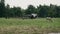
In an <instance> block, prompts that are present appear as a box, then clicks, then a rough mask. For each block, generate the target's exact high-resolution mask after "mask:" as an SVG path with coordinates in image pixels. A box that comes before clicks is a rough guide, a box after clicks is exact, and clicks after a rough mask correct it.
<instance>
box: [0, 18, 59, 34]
mask: <svg viewBox="0 0 60 34" xmlns="http://www.w3.org/2000/svg"><path fill="white" fill-rule="evenodd" d="M52 20H53V22H51V21H48V20H46V18H37V19H24V20H23V19H19V18H9V19H5V18H0V34H48V33H50V32H55V33H56V32H60V18H53V19H52Z"/></svg>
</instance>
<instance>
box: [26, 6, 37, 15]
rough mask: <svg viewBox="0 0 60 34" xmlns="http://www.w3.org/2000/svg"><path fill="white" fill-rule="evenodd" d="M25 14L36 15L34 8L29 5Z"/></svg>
mask: <svg viewBox="0 0 60 34" xmlns="http://www.w3.org/2000/svg"><path fill="white" fill-rule="evenodd" d="M25 13H26V14H31V13H36V8H35V7H34V6H33V5H29V6H28V8H27V9H26V11H25Z"/></svg>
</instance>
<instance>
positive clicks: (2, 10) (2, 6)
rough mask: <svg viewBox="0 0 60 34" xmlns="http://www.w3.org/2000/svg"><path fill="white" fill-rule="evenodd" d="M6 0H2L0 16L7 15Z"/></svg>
mask: <svg viewBox="0 0 60 34" xmlns="http://www.w3.org/2000/svg"><path fill="white" fill-rule="evenodd" d="M4 2H5V1H4V0H1V2H0V17H5V3H4Z"/></svg>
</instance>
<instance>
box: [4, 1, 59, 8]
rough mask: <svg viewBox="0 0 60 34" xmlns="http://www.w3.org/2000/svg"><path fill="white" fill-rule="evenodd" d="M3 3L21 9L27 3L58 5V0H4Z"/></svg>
mask: <svg viewBox="0 0 60 34" xmlns="http://www.w3.org/2000/svg"><path fill="white" fill-rule="evenodd" d="M5 4H9V5H10V7H13V6H16V7H17V6H19V7H21V8H23V9H25V8H27V7H28V5H30V4H31V5H33V6H35V7H36V6H38V5H39V4H41V5H44V4H45V5H50V4H54V5H60V0H5Z"/></svg>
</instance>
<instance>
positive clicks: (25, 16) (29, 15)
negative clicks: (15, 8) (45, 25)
mask: <svg viewBox="0 0 60 34" xmlns="http://www.w3.org/2000/svg"><path fill="white" fill-rule="evenodd" d="M37 17H38V16H37V14H34V13H32V14H28V15H23V16H22V19H36V18H37ZM6 19H7V18H6ZM46 20H48V21H51V22H53V20H52V18H51V17H46Z"/></svg>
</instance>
